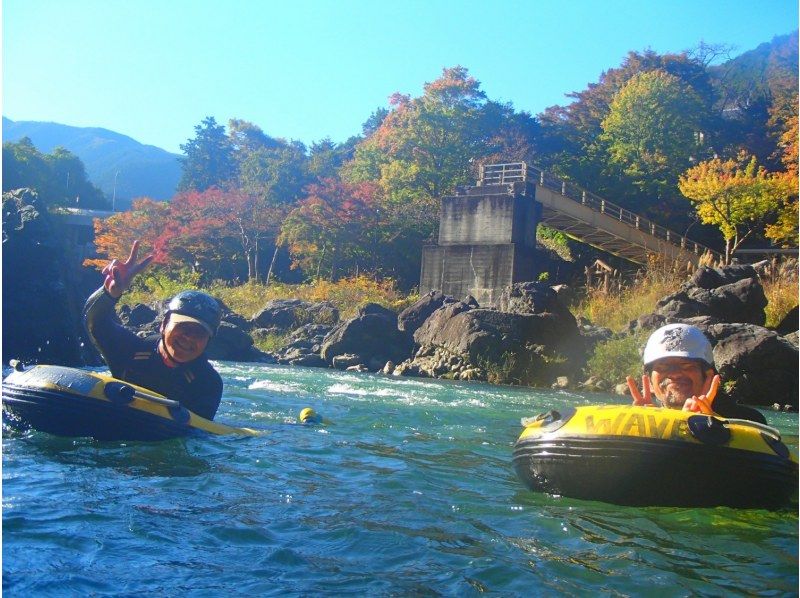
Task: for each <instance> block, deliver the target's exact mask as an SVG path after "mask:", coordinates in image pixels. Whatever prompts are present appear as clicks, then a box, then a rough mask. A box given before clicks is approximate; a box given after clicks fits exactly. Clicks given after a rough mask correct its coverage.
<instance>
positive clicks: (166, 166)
mask: <svg viewBox="0 0 800 598" xmlns="http://www.w3.org/2000/svg"><path fill="white" fill-rule="evenodd" d="M23 137H29V138H30V139H31V141H33V144H34V145H35V146H36V148H37V149H38V150H39V151H40V152H42V153H50V152H52V151H53V148H55V147H57V146H62V147H64V148H66V149H68V150H69V151H71V152H72V153H73V154H75V155H76V156H78V157H79V158H80V159H81V161H82V162H83V164H84V166H86V173H87V175H88V176H89V180H91V182H92V183H94V184H95V185H96V186H97V187H99V188H100V189H101V190H102V191H103V192H104V193H105V194H106V196H107V197H108V199H109V201H110V200H111V199H112V197H113V196H114V177H115V176H116V179H117V180H116V208H117V210H119V209H125V208H127V207H129V206H130V202H131V199H134V198H137V197H144V196H146V197H151V198H153V199H158V200H166V199H171V198H172V196H173V195H174V194H175V188H176V187H177V185H178V181H179V180H180V177H181V166H180V162H179V161H178V158H179V156H178V155H176V154H171V153H169V152H167V151H165V150H163V149H161V148H158V147H155V146H152V145H143V144H141V143H139V142H138V141H136V140H134V139H131V138H130V137H127V136H126V135H121V134H119V133H115V132H114V131H109V130H108V129H100V128H94V127H70V126H68V125H60V124H58V123H48V122H35V121H12V120H10V119H8V118H5V117H3V141H4V142H5V141H19V140H20V139H21V138H23Z"/></svg>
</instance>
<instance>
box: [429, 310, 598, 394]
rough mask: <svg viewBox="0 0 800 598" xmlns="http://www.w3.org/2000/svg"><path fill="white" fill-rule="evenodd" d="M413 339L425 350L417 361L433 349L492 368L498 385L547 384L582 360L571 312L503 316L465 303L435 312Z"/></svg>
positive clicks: (491, 370) (580, 343)
mask: <svg viewBox="0 0 800 598" xmlns="http://www.w3.org/2000/svg"><path fill="white" fill-rule="evenodd" d="M414 340H415V341H416V343H417V344H418V345H420V346H421V347H422V349H421V351H419V352H418V353H417V357H416V358H415V359H416V360H419V359H421V358H423V357H422V356H421V353H422V352H423V351H426V352H429V351H430V349H429V348H430V347H434V348H437V349H440V350H444V351H445V352H446V353H447V355H455V356H458V357H460V358H461V359H463V360H464V362H466V364H468V365H465V366H464V367H465V368H471V367H481V368H483V369H487V368H488V369H489V370H490V371H489V372H487V375H491V377H490V380H493V381H498V382H520V383H524V384H546V385H549V384H550V383H551V382H552V380H554V379H555V378H556V377H557V376H559V375H563V374H566V373H567V372H568V371H572V370H574V369H575V367H576V363H578V364H580V363H582V358H583V341H582V339H581V337H580V335H579V333H578V328H577V325H576V323H575V319H574V318H573V317H572V315H571V314H569V317H565V316H563V315H561V314H555V313H537V314H531V313H525V314H519V313H504V312H499V311H496V310H490V309H470V308H469V306H467V305H465V304H464V303H461V302H458V303H454V304H450V305H445V306H444V307H442V308H440V309H438V310H436V311H435V312H434V313H433V314H432V315H431V316H430V317H429V318H428V319H427V320H426V321H425V322H424V323H423V325H422V326H420V328H419V329H418V330H417V331H416V333H415V334H414ZM568 364H569V365H568ZM577 367H580V365H578V366H577Z"/></svg>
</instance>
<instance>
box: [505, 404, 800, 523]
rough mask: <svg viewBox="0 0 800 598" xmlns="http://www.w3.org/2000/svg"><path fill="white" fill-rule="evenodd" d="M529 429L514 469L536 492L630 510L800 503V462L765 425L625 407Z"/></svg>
mask: <svg viewBox="0 0 800 598" xmlns="http://www.w3.org/2000/svg"><path fill="white" fill-rule="evenodd" d="M522 423H523V426H524V430H523V431H522V434H521V435H520V437H519V439H518V440H517V442H516V444H515V445H514V469H515V470H516V472H517V475H518V476H519V478H520V479H521V480H522V481H523V482H524V483H525V485H526V486H528V487H529V488H530V489H531V490H534V491H539V492H547V493H550V494H555V495H562V496H568V497H572V498H581V499H588V500H599V501H604V502H610V503H615V504H622V505H673V506H717V505H727V506H733V507H767V508H775V507H781V506H784V505H786V504H787V503H789V502H791V501H792V499H793V498H796V496H797V484H798V466H797V456H796V455H794V454H792V453H791V451H790V450H789V449H788V448H787V446H786V445H785V444H784V443H783V441H782V440H781V436H780V434H779V433H778V431H777V430H775V429H774V428H771V427H769V426H765V425H763V424H758V423H754V422H751V421H746V420H738V419H725V418H722V417H717V416H709V415H699V414H695V413H689V412H683V411H678V410H675V409H666V408H660V407H635V406H617V405H603V406H590V407H577V408H569V409H565V410H562V411H560V412H558V411H550V412H549V413H546V414H543V415H540V416H537V417H535V418H530V419H526V420H523V422H522Z"/></svg>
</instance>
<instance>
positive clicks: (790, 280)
mask: <svg viewBox="0 0 800 598" xmlns="http://www.w3.org/2000/svg"><path fill="white" fill-rule="evenodd" d="M761 284H762V285H763V287H764V294H765V295H766V296H767V307H766V309H765V311H766V313H767V324H766V325H767V327H768V328H774V327H775V326H777V325H778V324H780V322H781V320H782V319H783V318H784V317H785V316H786V314H788V313H789V311H790V310H791V309H792V308H793V307H795V306H796V305H797V304H798V282H797V260H786V261H784V262H783V263H781V264H779V265H775V266H773V267H771V268H770V269H769V270H768V271H767V273H766V274H765V275H763V276H762V277H761Z"/></svg>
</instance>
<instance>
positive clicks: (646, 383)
mask: <svg viewBox="0 0 800 598" xmlns="http://www.w3.org/2000/svg"><path fill="white" fill-rule="evenodd" d="M625 381H626V382H627V383H628V388H629V389H630V391H631V396H632V397H633V404H634V405H639V406H644V407H655V405H653V392H652V391H651V390H650V378H649V377H648V376H642V389H643V390H644V396H642V393H641V392H639V387H638V386H637V385H636V380H634V379H633V378H631V377H630V376H627V377H626V378H625Z"/></svg>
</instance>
